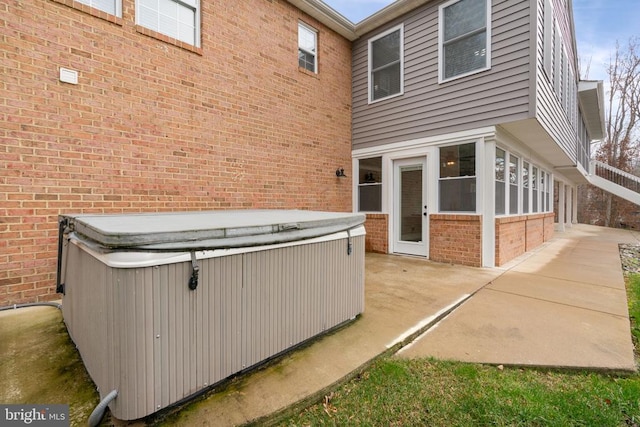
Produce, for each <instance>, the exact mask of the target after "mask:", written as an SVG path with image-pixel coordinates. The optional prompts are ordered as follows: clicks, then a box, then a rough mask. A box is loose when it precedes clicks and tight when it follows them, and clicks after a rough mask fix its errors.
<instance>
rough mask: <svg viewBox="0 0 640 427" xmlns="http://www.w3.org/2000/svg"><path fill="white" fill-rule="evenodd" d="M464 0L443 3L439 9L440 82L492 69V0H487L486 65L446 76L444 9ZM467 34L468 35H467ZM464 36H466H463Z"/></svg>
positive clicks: (451, 0)
mask: <svg viewBox="0 0 640 427" xmlns="http://www.w3.org/2000/svg"><path fill="white" fill-rule="evenodd" d="M460 1H462V0H450V1H448V2H446V3H444V4H442V5H440V7H439V9H438V83H446V82H450V81H452V80H457V79H461V78H463V77H467V76H471V75H473V74H478V73H482V72H483V71H487V70H490V69H491V0H485V2H486V6H485V7H486V23H485V31H486V33H487V37H486V41H487V44H486V46H485V66H484V67H483V68H478V69H476V70H472V71H469V72H467V73H463V74H458V75H455V76H453V77H448V78H445V77H444V10H445V9H446V8H447V7H449V6H451V5H454V4H456V3H458V2H460ZM465 36H466V35H465ZM463 37H464V36H463Z"/></svg>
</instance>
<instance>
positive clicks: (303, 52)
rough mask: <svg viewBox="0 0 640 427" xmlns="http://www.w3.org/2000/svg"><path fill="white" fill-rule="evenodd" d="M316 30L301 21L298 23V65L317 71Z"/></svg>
mask: <svg viewBox="0 0 640 427" xmlns="http://www.w3.org/2000/svg"><path fill="white" fill-rule="evenodd" d="M317 56H318V32H317V31H316V30H314V29H313V28H311V27H307V26H306V25H305V24H303V23H301V22H300V23H298V65H299V66H300V67H301V68H304V69H306V70H309V71H311V72H312V73H317V72H318V61H317Z"/></svg>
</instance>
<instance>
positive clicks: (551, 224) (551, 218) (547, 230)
mask: <svg viewBox="0 0 640 427" xmlns="http://www.w3.org/2000/svg"><path fill="white" fill-rule="evenodd" d="M554 232H555V213H548V214H545V215H544V241H545V242H546V241H549V240H551V238H552V237H553V233H554Z"/></svg>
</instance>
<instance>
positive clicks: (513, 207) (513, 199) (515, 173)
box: [509, 154, 520, 215]
mask: <svg viewBox="0 0 640 427" xmlns="http://www.w3.org/2000/svg"><path fill="white" fill-rule="evenodd" d="M518 162H519V159H518V158H517V157H516V156H514V155H511V154H510V155H509V213H510V214H511V215H516V214H518V195H519V194H518V185H519V181H520V173H519V170H520V167H519V165H518Z"/></svg>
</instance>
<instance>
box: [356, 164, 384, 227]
mask: <svg viewBox="0 0 640 427" xmlns="http://www.w3.org/2000/svg"><path fill="white" fill-rule="evenodd" d="M378 158H379V159H380V182H377V181H376V182H371V183H360V162H362V161H363V160H369V159H378ZM356 163H357V165H358V166H357V169H356V168H354V170H357V173H356V174H355V178H354V183H355V185H356V188H357V191H356V195H355V200H356V212H360V213H374V214H378V213H382V212H383V206H384V192H383V190H384V187H383V185H384V183H383V181H384V158H383V156H381V155H379V156H371V157H362V158H359V159H356ZM369 186H375V187H379V188H380V210H374V211H372V210H363V209H361V207H360V191H361V189H362V188H363V187H369Z"/></svg>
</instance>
